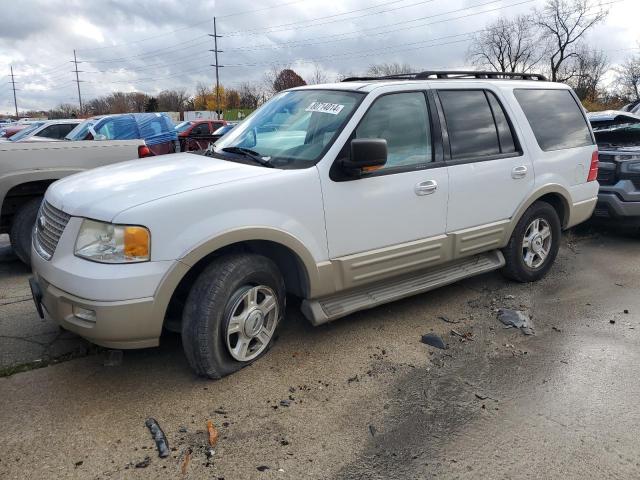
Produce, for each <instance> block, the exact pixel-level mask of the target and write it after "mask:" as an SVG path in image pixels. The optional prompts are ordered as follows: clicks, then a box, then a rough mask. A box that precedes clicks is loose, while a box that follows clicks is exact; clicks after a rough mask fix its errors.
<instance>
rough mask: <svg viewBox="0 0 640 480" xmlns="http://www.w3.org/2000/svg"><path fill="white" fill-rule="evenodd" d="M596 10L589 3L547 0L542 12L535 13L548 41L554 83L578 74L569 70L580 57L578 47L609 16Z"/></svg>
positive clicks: (582, 0) (585, 1) (583, 1)
mask: <svg viewBox="0 0 640 480" xmlns="http://www.w3.org/2000/svg"><path fill="white" fill-rule="evenodd" d="M591 10H593V7H592V5H591V3H590V1H589V0H547V3H546V4H545V6H544V7H543V9H542V10H541V11H537V12H536V13H535V18H536V24H537V25H538V26H539V27H540V29H541V31H542V36H543V38H546V39H548V45H547V48H548V51H547V52H548V55H549V72H550V74H551V80H552V81H554V82H566V81H567V80H569V79H571V78H573V77H574V76H575V74H576V72H575V70H574V69H571V68H569V65H570V63H567V62H570V61H571V60H572V59H575V58H577V56H578V47H579V42H580V40H581V39H582V38H583V37H584V34H585V33H586V32H587V31H588V30H589V29H591V28H592V27H593V26H594V25H596V24H598V23H599V22H601V21H603V20H604V19H605V18H606V16H607V14H608V12H607V11H606V10H603V9H602V8H600V7H596V11H595V12H591Z"/></svg>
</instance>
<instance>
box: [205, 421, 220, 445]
mask: <svg viewBox="0 0 640 480" xmlns="http://www.w3.org/2000/svg"><path fill="white" fill-rule="evenodd" d="M207 433H208V434H209V445H211V446H212V447H215V446H216V443H218V430H217V429H216V427H215V426H214V425H213V422H212V421H211V420H207Z"/></svg>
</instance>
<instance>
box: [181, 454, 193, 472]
mask: <svg viewBox="0 0 640 480" xmlns="http://www.w3.org/2000/svg"><path fill="white" fill-rule="evenodd" d="M189 462H191V449H190V448H188V449H187V451H186V453H185V454H184V460H182V467H181V471H182V474H183V475H186V474H187V470H188V469H189Z"/></svg>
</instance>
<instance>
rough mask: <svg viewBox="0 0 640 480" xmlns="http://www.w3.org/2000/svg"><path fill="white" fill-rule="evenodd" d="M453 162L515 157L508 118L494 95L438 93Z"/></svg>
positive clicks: (458, 92)
mask: <svg viewBox="0 0 640 480" xmlns="http://www.w3.org/2000/svg"><path fill="white" fill-rule="evenodd" d="M438 96H439V97H440V102H441V103H442V110H443V112H444V116H445V120H446V123H447V132H448V133H449V143H450V145H451V157H452V158H453V159H454V160H468V159H478V160H482V158H483V157H487V156H495V155H501V154H506V153H515V152H516V145H515V142H514V138H513V134H512V132H511V128H510V127H509V122H508V121H507V117H506V114H505V112H504V110H503V109H502V106H501V105H500V102H498V100H497V99H496V97H495V96H494V95H493V93H492V92H485V91H484V90H439V91H438Z"/></svg>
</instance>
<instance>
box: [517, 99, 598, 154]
mask: <svg viewBox="0 0 640 480" xmlns="http://www.w3.org/2000/svg"><path fill="white" fill-rule="evenodd" d="M513 93H514V95H515V96H516V99H517V100H518V103H520V106H521V107H522V110H523V111H524V114H525V116H526V117H527V120H528V121H529V124H530V125H531V129H532V130H533V134H534V135H535V137H536V140H537V141H538V145H540V148H541V149H542V150H544V151H545V152H548V151H551V150H561V149H565V148H576V147H584V146H587V145H593V140H592V139H591V134H590V133H589V127H588V126H587V121H586V120H585V118H584V115H583V114H582V110H581V109H580V107H579V106H578V104H577V103H576V101H575V99H574V98H573V95H571V92H570V91H569V90H543V89H536V90H524V89H516V90H514V91H513Z"/></svg>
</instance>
